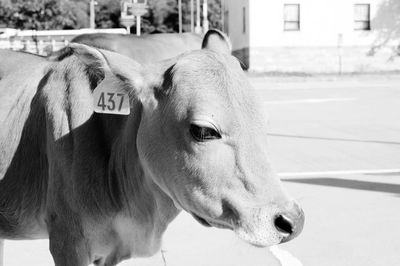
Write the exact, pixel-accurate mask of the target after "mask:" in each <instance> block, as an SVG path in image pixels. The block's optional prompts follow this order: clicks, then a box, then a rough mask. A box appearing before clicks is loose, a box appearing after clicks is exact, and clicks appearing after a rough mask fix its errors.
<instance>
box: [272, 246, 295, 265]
mask: <svg viewBox="0 0 400 266" xmlns="http://www.w3.org/2000/svg"><path fill="white" fill-rule="evenodd" d="M269 250H270V251H271V253H272V255H274V256H275V258H276V259H277V260H278V261H279V263H280V264H281V266H303V263H301V261H300V260H299V259H298V258H296V257H295V256H293V255H292V254H291V253H290V252H289V251H287V250H284V249H281V248H279V247H278V246H272V247H270V248H269Z"/></svg>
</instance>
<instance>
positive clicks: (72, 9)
mask: <svg viewBox="0 0 400 266" xmlns="http://www.w3.org/2000/svg"><path fill="white" fill-rule="evenodd" d="M89 2H90V1H89V0H86V1H81V0H0V24H2V25H5V26H7V27H10V28H18V29H36V30H50V29H76V28H85V27H88V26H89ZM194 2H195V1H194ZM201 2H203V1H201ZM148 4H149V10H148V13H147V14H146V15H144V17H143V20H142V30H143V32H145V33H156V32H177V31H178V28H179V25H178V0H148ZM220 5H221V0H208V8H209V15H208V19H209V21H210V27H213V28H220V27H221V8H220ZM182 12H183V23H184V24H187V25H190V0H182ZM120 14H121V5H120V1H117V0H97V5H96V27H98V28H116V27H122V25H120V23H119V18H120ZM186 28H187V27H186Z"/></svg>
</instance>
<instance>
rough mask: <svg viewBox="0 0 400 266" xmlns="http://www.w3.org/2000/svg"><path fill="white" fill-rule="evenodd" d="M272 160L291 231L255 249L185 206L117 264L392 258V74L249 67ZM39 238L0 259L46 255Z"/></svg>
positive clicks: (370, 262)
mask: <svg viewBox="0 0 400 266" xmlns="http://www.w3.org/2000/svg"><path fill="white" fill-rule="evenodd" d="M251 82H252V84H253V85H254V88H255V91H256V93H257V94H258V95H259V97H260V98H261V99H262V101H263V108H264V111H265V113H266V115H268V119H269V125H270V129H269V135H270V136H269V149H270V155H271V161H272V163H273V165H274V168H275V170H276V171H277V172H278V173H280V174H281V176H282V180H283V182H284V185H285V186H286V187H287V189H288V190H289V191H290V192H291V194H292V195H293V196H294V197H295V198H296V199H297V200H298V201H299V202H300V203H301V205H302V207H303V209H304V211H305V214H306V223H305V227H304V231H303V233H302V234H301V235H300V236H299V237H298V238H296V239H295V240H293V241H291V242H289V243H286V244H283V245H279V246H277V247H273V248H272V249H267V248H265V249H258V248H254V247H251V246H249V245H247V244H245V243H243V242H241V241H240V240H238V239H237V238H236V237H235V236H234V234H233V233H231V232H229V231H225V230H218V229H208V228H205V227H202V226H201V225H199V224H198V223H197V222H196V221H194V219H193V218H191V217H190V216H189V215H187V214H182V215H180V216H179V217H178V218H177V219H176V220H175V221H174V222H173V223H172V224H171V226H170V227H169V229H168V231H167V233H166V235H165V240H164V244H163V249H162V252H160V253H158V254H156V255H155V256H154V257H152V258H147V259H133V260H129V261H126V262H124V263H122V264H121V265H137V266H145V265H146V266H147V265H152V266H159V265H160V266H164V265H168V266H184V265H185V266H188V265H190V266H200V265H202V266H206V265H210V266H213V265H218V266H222V265H226V266H228V265H229V266H235V265H238V266H239V265H251V266H258V265H260V266H261V265H264V266H265V265H272V266H278V265H283V266H289V265H290V266H300V265H307V266H325V265H335V266H338V265H340V266H343V265H351V266H358V265H360V266H361V265H362V266H375V265H400V229H399V224H400V211H399V210H400V170H399V169H400V76H394V75H370V76H345V77H334V76H331V77H252V78H251ZM47 246H48V242H47V241H43V240H40V241H7V242H6V247H5V256H6V257H5V265H6V266H17V265H18V266H19V265H37V266H46V265H53V263H52V260H51V256H50V253H49V252H48V249H47Z"/></svg>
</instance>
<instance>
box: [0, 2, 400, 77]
mask: <svg viewBox="0 0 400 266" xmlns="http://www.w3.org/2000/svg"><path fill="white" fill-rule="evenodd" d="M135 15H140V19H138V17H137V16H135ZM209 28H216V29H220V30H223V31H224V32H225V33H227V34H228V35H229V37H230V38H231V41H232V44H233V54H234V55H235V56H237V57H238V58H239V59H240V60H241V62H242V63H243V64H244V65H245V66H246V68H249V69H250V70H252V71H256V72H265V71H267V72H277V73H280V72H285V73H292V74H296V73H337V74H341V73H366V72H367V73H368V72H380V71H386V72H387V71H398V70H399V69H400V63H399V60H398V57H399V55H400V45H399V40H400V1H398V0H365V1H348V0H324V1H318V0H298V1H285V0H274V1H256V0H237V1H233V0H123V1H112V0H97V1H94V0H87V1H77V0H28V1H23V0H0V48H9V49H14V50H25V51H29V52H34V53H39V54H44V55H46V54H49V53H51V52H52V51H54V50H58V49H60V48H62V47H63V46H65V45H66V44H68V42H69V41H70V40H71V39H72V38H73V37H75V36H77V35H79V34H82V33H94V32H107V33H119V34H129V33H132V34H140V33H141V34H152V33H172V32H196V33H198V34H201V33H204V32H205V31H206V30H207V29H209Z"/></svg>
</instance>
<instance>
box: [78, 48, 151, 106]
mask: <svg viewBox="0 0 400 266" xmlns="http://www.w3.org/2000/svg"><path fill="white" fill-rule="evenodd" d="M70 48H71V49H73V51H74V54H75V55H76V56H77V57H78V58H79V60H80V61H81V62H83V63H84V64H85V65H87V66H88V71H87V72H88V74H89V79H93V78H95V79H96V78H99V76H101V75H102V76H103V78H102V80H103V79H106V78H107V79H113V81H112V82H110V83H114V84H118V85H120V86H117V87H116V89H117V90H121V91H124V92H126V93H128V94H129V98H130V99H131V100H133V98H139V99H141V98H143V97H146V96H145V95H144V92H143V89H144V78H143V69H142V66H141V65H140V64H139V63H137V62H136V61H134V60H132V59H130V58H128V57H126V56H123V55H120V54H117V53H114V52H111V51H106V50H98V49H96V48H93V47H90V46H87V45H83V44H77V43H71V44H70ZM100 81H101V80H100Z"/></svg>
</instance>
